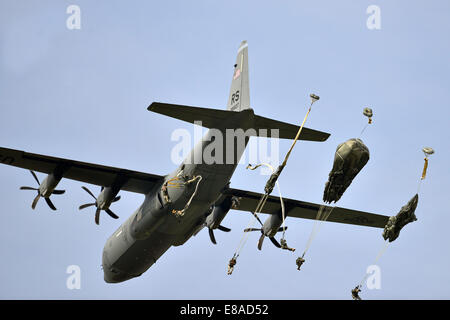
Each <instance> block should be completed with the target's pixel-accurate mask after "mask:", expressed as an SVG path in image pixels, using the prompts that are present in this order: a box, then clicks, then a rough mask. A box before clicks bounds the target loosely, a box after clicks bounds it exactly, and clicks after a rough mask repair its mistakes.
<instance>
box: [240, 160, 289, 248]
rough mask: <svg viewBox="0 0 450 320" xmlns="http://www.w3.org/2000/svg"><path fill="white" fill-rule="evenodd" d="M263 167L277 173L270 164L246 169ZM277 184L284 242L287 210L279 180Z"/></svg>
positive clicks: (249, 166) (261, 164)
mask: <svg viewBox="0 0 450 320" xmlns="http://www.w3.org/2000/svg"><path fill="white" fill-rule="evenodd" d="M261 166H265V167H267V168H269V169H270V170H271V171H272V173H274V172H275V169H274V168H273V166H272V165H270V164H269V163H260V164H258V165H256V166H252V165H251V164H249V165H248V166H247V168H246V169H250V170H256V169H258V168H259V167H261ZM275 184H276V186H277V189H278V196H279V198H280V204H281V217H282V222H283V224H282V228H283V236H282V237H281V239H282V240H281V241H282V242H283V241H285V233H286V224H285V220H286V210H285V207H284V201H283V196H282V195H281V189H280V184H279V183H278V180H277V181H276V182H275ZM262 208H263V207H261V210H262ZM255 214H256V211H255Z"/></svg>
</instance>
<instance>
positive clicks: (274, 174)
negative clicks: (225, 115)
mask: <svg viewBox="0 0 450 320" xmlns="http://www.w3.org/2000/svg"><path fill="white" fill-rule="evenodd" d="M309 96H310V97H311V104H310V106H309V108H308V111H307V112H306V115H305V118H304V119H303V122H302V124H301V126H300V128H299V130H298V132H297V135H296V136H295V138H294V141H293V142H292V145H291V147H290V148H289V150H288V152H287V154H286V156H285V158H284V161H283V163H282V164H281V165H280V166H278V168H277V170H276V171H274V170H273V167H272V166H270V165H268V164H259V165H257V166H256V167H254V168H253V169H252V170H255V169H256V168H258V167H259V166H261V165H268V166H269V168H271V170H272V175H271V176H270V178H269V179H268V180H267V183H266V186H265V188H264V191H265V193H264V195H263V196H261V199H260V200H259V203H258V205H257V206H256V209H255V212H253V215H254V216H255V219H252V222H251V223H252V225H253V224H254V223H255V220H257V219H258V214H259V213H260V212H261V211H262V209H263V208H264V205H265V204H266V201H267V199H268V198H269V195H270V194H271V193H272V190H273V188H274V186H275V184H277V180H278V177H279V176H280V174H281V172H282V170H283V168H284V167H285V166H286V164H287V161H288V159H289V156H290V154H291V152H292V149H294V146H295V144H296V143H297V140H298V138H299V137H300V134H301V132H302V130H303V126H304V125H305V122H306V119H308V116H309V113H310V112H311V108H312V105H313V104H314V102H316V101H317V100H319V99H320V97H319V96H317V95H315V94H313V93H312V94H310V95H309ZM250 167H251V166H250ZM247 168H249V167H247ZM278 188H279V187H278ZM280 199H281V209H282V212H284V204H283V201H282V198H281V193H280ZM283 217H284V213H283ZM283 225H284V219H283ZM284 231H285V227H284V226H283V232H284ZM247 233H248V232H247ZM247 239H248V235H245V234H244V235H243V237H242V239H241V241H240V243H239V245H238V248H237V250H236V252H235V253H234V255H233V258H231V260H230V262H229V264H228V274H229V275H231V273H232V272H233V268H234V266H235V265H236V259H237V257H238V256H239V253H240V251H241V250H242V248H243V247H244V245H245V243H246V242H247ZM283 240H284V239H283ZM281 247H282V248H283V249H288V250H291V251H293V250H295V249H292V248H289V247H288V246H287V244H286V241H285V240H284V241H283V242H282V243H281Z"/></svg>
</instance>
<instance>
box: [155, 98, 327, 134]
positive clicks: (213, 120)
mask: <svg viewBox="0 0 450 320" xmlns="http://www.w3.org/2000/svg"><path fill="white" fill-rule="evenodd" d="M148 110H149V111H153V112H156V113H160V114H163V115H166V116H169V117H172V118H175V119H179V120H183V121H186V122H190V123H194V121H201V122H202V126H203V127H206V128H218V127H220V125H221V124H222V123H223V122H224V121H225V120H226V119H228V118H229V117H231V116H233V115H236V112H235V111H229V110H219V109H209V108H199V107H190V106H183V105H176V104H168V103H159V102H153V103H152V104H151V105H150V106H149V107H148ZM254 121H255V122H254V129H255V130H256V132H257V134H259V133H260V129H268V130H269V132H268V134H269V135H270V130H271V129H278V130H279V136H278V137H279V138H280V139H294V138H295V136H296V134H297V132H298V129H299V128H300V127H299V126H297V125H293V124H289V123H286V122H281V121H277V120H273V119H269V118H265V117H261V116H257V115H254ZM236 125H239V124H236ZM329 136H330V134H329V133H326V132H322V131H317V130H313V129H309V128H305V127H304V128H303V129H302V133H301V135H300V138H299V139H300V140H308V141H325V140H327V139H328V137H329Z"/></svg>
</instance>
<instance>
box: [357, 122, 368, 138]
mask: <svg viewBox="0 0 450 320" xmlns="http://www.w3.org/2000/svg"><path fill="white" fill-rule="evenodd" d="M368 126H369V124H368V123H366V125H365V126H364V128H363V129H362V130H361V133H360V134H359V137H358V138H361V136H362V134H363V133H364V131H365V130H366V128H367V127H368Z"/></svg>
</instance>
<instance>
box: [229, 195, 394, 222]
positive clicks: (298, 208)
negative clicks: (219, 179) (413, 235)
mask: <svg viewBox="0 0 450 320" xmlns="http://www.w3.org/2000/svg"><path fill="white" fill-rule="evenodd" d="M223 193H224V194H225V195H230V196H236V197H238V198H239V206H238V207H237V208H233V209H235V210H243V211H254V210H255V208H256V206H257V204H258V202H259V200H260V199H261V196H262V194H261V193H256V192H250V191H245V190H238V189H231V188H229V189H226V190H225V191H224V192H223ZM283 201H284V206H285V212H286V216H287V217H295V218H303V219H312V220H315V219H316V215H317V212H318V210H319V208H320V207H321V205H320V204H315V203H310V202H304V201H299V200H292V199H285V198H283ZM279 212H281V204H280V198H279V197H275V196H269V198H268V199H267V201H266V204H265V206H264V208H263V210H262V213H267V214H277V213H279ZM388 219H389V217H388V216H383V215H379V214H374V213H368V212H363V211H356V210H351V209H345V208H340V207H335V208H334V209H333V210H332V211H331V214H330V216H329V217H328V219H327V221H331V222H339V223H346V224H354V225H359V226H367V227H374V228H384V227H385V225H386V223H387V222H388Z"/></svg>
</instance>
